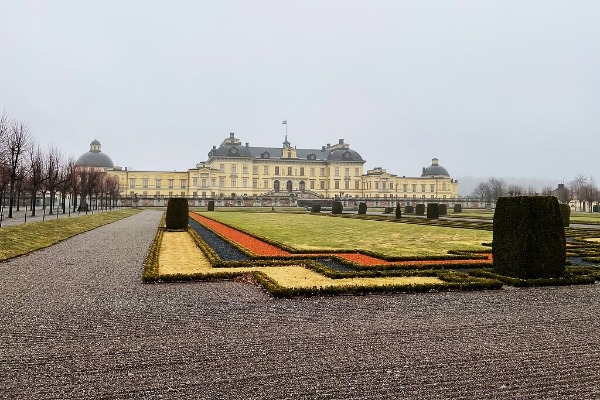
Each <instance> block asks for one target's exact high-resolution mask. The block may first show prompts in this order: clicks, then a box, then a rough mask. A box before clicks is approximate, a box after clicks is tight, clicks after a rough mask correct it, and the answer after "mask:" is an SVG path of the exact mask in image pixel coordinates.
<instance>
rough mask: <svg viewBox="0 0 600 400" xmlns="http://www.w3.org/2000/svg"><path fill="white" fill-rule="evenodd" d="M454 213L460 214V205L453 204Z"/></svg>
mask: <svg viewBox="0 0 600 400" xmlns="http://www.w3.org/2000/svg"><path fill="white" fill-rule="evenodd" d="M454 212H455V213H461V212H462V204H455V205H454Z"/></svg>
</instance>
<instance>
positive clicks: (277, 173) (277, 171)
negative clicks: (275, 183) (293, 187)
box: [275, 167, 279, 175]
mask: <svg viewBox="0 0 600 400" xmlns="http://www.w3.org/2000/svg"><path fill="white" fill-rule="evenodd" d="M275 175H279V167H275Z"/></svg>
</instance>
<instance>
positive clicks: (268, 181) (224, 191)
mask: <svg viewBox="0 0 600 400" xmlns="http://www.w3.org/2000/svg"><path fill="white" fill-rule="evenodd" d="M92 146H93V149H92V150H91V153H93V155H92V156H89V158H90V159H91V158H92V157H94V158H99V156H98V154H97V153H95V151H98V152H99V151H100V143H98V142H97V141H94V142H92ZM86 154H87V153H86ZM100 154H102V153H100ZM82 157H84V156H82ZM84 158H85V159H86V160H87V157H84ZM106 158H107V159H108V160H110V158H109V157H108V156H106ZM105 161H107V160H105ZM105 164H106V166H107V168H106V172H107V173H108V174H109V175H116V176H118V178H119V182H120V190H121V195H122V196H125V197H133V196H134V195H135V197H142V198H144V197H153V198H166V197H188V198H195V199H209V198H213V199H215V198H240V197H241V198H257V197H264V196H268V197H271V198H274V197H290V196H292V197H295V198H307V199H310V198H323V199H331V198H348V199H349V198H355V199H356V198H360V199H381V200H385V199H387V200H390V201H392V200H393V201H403V202H410V203H412V202H421V201H433V200H440V201H443V200H444V199H445V200H446V201H452V200H454V199H456V198H457V197H458V182H457V181H456V180H454V179H452V178H451V177H450V174H449V173H448V171H447V170H446V169H445V168H444V167H442V166H441V165H439V163H438V159H437V158H434V159H433V160H432V163H431V166H429V167H426V168H423V169H422V173H421V175H420V176H412V177H410V176H399V175H396V174H391V173H389V172H387V171H386V170H385V169H383V168H381V167H377V168H374V169H371V170H367V171H366V172H365V171H364V164H365V160H364V159H363V158H362V156H361V155H360V154H359V153H358V152H357V151H355V150H353V149H351V148H350V145H349V144H347V143H345V142H344V139H340V140H339V141H338V143H336V144H329V143H328V144H326V145H324V146H321V148H311V149H299V148H296V147H295V146H292V145H291V144H290V142H289V141H288V140H287V137H286V139H285V141H284V142H283V145H282V146H279V147H254V146H250V145H249V143H242V142H241V141H240V140H239V139H238V138H236V137H235V134H234V133H233V132H232V133H230V134H229V137H226V138H225V139H224V140H223V142H222V143H221V144H220V145H219V146H213V148H212V149H211V150H210V151H209V153H208V159H207V160H206V161H203V162H200V163H198V164H197V165H196V167H195V168H190V169H188V170H187V171H132V170H127V168H125V169H123V168H121V167H117V166H115V167H112V168H111V167H109V166H108V162H106V163H105Z"/></svg>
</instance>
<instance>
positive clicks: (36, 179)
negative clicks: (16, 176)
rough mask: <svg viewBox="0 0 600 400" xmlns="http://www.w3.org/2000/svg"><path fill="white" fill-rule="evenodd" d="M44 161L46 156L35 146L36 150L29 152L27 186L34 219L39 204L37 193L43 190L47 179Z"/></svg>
mask: <svg viewBox="0 0 600 400" xmlns="http://www.w3.org/2000/svg"><path fill="white" fill-rule="evenodd" d="M44 161H45V156H44V155H43V154H42V151H41V150H40V147H39V146H34V148H33V149H31V150H30V151H29V166H28V168H29V174H28V179H27V183H28V184H27V186H28V189H29V192H30V198H31V216H32V217H35V204H36V202H37V193H38V191H39V190H40V189H41V187H42V184H43V183H44V181H45V180H46V179H47V178H46V176H45V175H44V172H45V171H44V170H45V168H44V163H45V162H44ZM44 196H45V194H44Z"/></svg>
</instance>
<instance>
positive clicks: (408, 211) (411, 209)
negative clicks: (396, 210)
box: [404, 206, 415, 214]
mask: <svg viewBox="0 0 600 400" xmlns="http://www.w3.org/2000/svg"><path fill="white" fill-rule="evenodd" d="M414 212H415V207H414V206H406V207H404V214H413V213H414Z"/></svg>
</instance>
